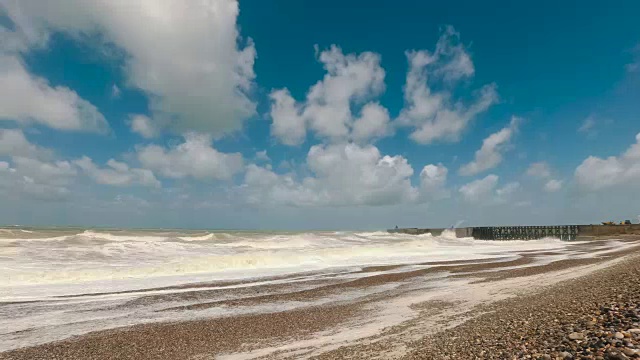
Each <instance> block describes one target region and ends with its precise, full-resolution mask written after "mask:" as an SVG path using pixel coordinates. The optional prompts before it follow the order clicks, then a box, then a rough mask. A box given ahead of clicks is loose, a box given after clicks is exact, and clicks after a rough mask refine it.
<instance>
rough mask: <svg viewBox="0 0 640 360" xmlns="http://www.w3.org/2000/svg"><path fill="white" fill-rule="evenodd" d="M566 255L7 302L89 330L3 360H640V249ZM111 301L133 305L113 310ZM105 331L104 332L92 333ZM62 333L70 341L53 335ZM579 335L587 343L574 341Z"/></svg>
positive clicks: (31, 343)
mask: <svg viewBox="0 0 640 360" xmlns="http://www.w3.org/2000/svg"><path fill="white" fill-rule="evenodd" d="M561 245H562V247H558V248H556V249H551V250H549V249H540V250H536V249H522V250H519V251H518V250H514V251H510V252H509V254H508V256H506V257H505V256H500V257H487V258H485V259H476V260H457V261H456V260H453V261H431V262H424V263H412V264H396V265H386V266H385V265H379V266H371V267H361V268H359V269H357V270H353V271H348V272H343V273H340V276H336V274H330V273H327V272H317V273H316V272H309V273H298V274H295V275H291V276H284V275H283V276H273V277H265V278H261V279H260V281H257V280H255V279H254V280H251V281H249V280H246V281H216V282H198V283H193V284H182V285H176V286H167V287H159V288H148V289H141V290H139V291H134V290H130V291H114V292H112V293H104V292H102V293H96V292H93V293H85V294H75V295H66V296H59V297H58V298H57V299H56V300H55V301H52V300H46V301H34V302H4V303H2V304H0V314H2V316H3V318H5V321H7V322H8V323H10V322H11V314H19V313H22V312H26V311H32V312H45V314H44V315H41V316H45V317H46V315H47V314H46V312H48V314H49V315H51V314H52V313H54V312H59V313H58V314H57V316H67V315H65V314H68V316H74V317H75V318H76V319H77V320H76V322H79V323H86V324H87V325H86V326H85V327H82V326H80V327H78V326H71V325H70V324H69V325H64V326H62V325H61V327H59V328H58V329H57V330H56V331H53V329H52V328H51V327H44V328H40V329H38V328H24V329H20V330H18V329H17V328H16V329H14V331H6V330H4V331H3V332H2V334H1V335H0V339H2V340H1V341H0V344H2V346H3V348H4V350H5V351H4V352H2V353H0V358H1V359H299V358H314V359H472V358H479V359H485V358H486V359H512V358H515V359H520V358H536V359H537V358H541V359H543V358H544V359H547V358H551V359H555V358H593V359H596V358H598V357H597V356H601V357H600V358H612V357H604V356H609V355H610V353H611V351H613V350H611V351H609V352H607V351H608V350H607V349H608V347H612V348H616V349H619V350H620V351H622V350H625V351H626V352H627V354H626V355H625V354H622V355H620V356H626V357H627V358H634V357H639V356H640V355H637V354H636V353H635V347H634V346H636V345H638V346H640V344H638V338H637V336H638V334H637V333H629V332H626V331H627V330H629V329H633V328H637V327H638V326H637V325H638V320H637V307H638V305H640V303H639V302H638V301H639V299H640V281H639V279H640V276H639V275H640V260H639V259H640V238H638V237H637V236H636V237H631V236H627V237H624V236H623V237H619V238H617V239H593V240H590V241H581V242H575V243H564V244H561ZM501 255H505V254H504V253H502V254H501ZM112 298H116V299H119V300H120V301H118V302H117V303H109V304H110V305H108V306H107V305H105V304H107V303H104V302H101V301H102V300H104V299H112ZM97 300H100V301H97ZM62 303H66V304H67V305H66V306H67V307H65V308H64V309H63V308H60V307H59V306H60V305H58V304H62ZM69 304H75V305H73V306H75V307H76V309H75V310H73V311H72V310H70V309H69V308H68V306H69ZM86 304H92V305H91V307H86V306H87V305H86ZM621 306H622V307H624V309H627V310H625V311H626V312H623V313H625V314H626V313H628V314H631V315H629V318H628V319H629V320H628V321H618V322H617V323H615V324H614V325H615V326H610V325H611V324H612V323H607V325H606V326H605V325H602V330H599V331H600V332H601V333H600V335H599V336H602V337H603V338H604V339H605V342H604V343H597V341H596V340H593V341H594V343H593V344H592V345H593V346H590V345H589V346H587V347H584V346H586V345H584V344H589V343H588V341H590V340H587V339H590V338H589V336H591V335H589V331H592V332H593V331H596V330H597V329H596V328H598V326H600V325H598V321H600V320H602V321H605V320H606V319H604V318H602V319H601V318H599V317H602V316H603V314H604V312H603V311H604V310H603V309H604V307H607V308H608V309H611V308H615V309H618V308H620V307H621ZM83 307H85V308H84V309H83ZM107 311H109V312H110V314H111V313H113V314H122V315H123V316H125V318H126V317H127V316H131V325H129V326H118V325H120V324H122V321H118V322H113V321H112V320H111V319H109V318H107V317H104V318H103V319H101V317H103V316H104V314H105V313H106V312H107ZM143 311H147V312H148V311H151V313H153V314H154V316H155V317H153V318H152V317H151V315H146V313H145V314H144V315H143V316H141V315H140V314H141V312H143ZM634 311H635V312H634ZM79 314H80V315H79ZM127 314H129V315H127ZM131 314H133V315H131ZM136 314H137V315H136ZM633 314H635V315H633ZM134 315H136V316H138V317H139V319H136V320H134V319H133V316H134ZM625 316H626V315H625ZM625 316H622V317H623V318H624V319H626V318H625ZM634 316H635V317H634ZM144 317H147V318H144ZM120 320H122V319H120ZM585 321H587V322H589V324H590V325H589V324H587V323H586V322H585ZM110 322H111V324H110ZM70 323H73V322H70ZM75 325H77V324H75ZM96 326H102V327H104V329H103V330H96V331H85V332H83V331H81V329H88V330H89V329H95V328H96ZM614 327H615V328H614ZM65 329H66V330H65ZM598 329H599V328H598ZM619 331H625V333H623V340H626V341H627V342H628V344H626V343H625V342H624V341H623V342H620V343H619V344H617V343H613V345H612V344H609V343H607V342H606V339H607V338H606V336H607V334H606V333H605V332H608V333H609V334H610V335H611V337H612V338H614V337H613V336H614V335H615V333H616V332H619ZM52 332H55V334H56V335H55V336H57V338H51V337H50V338H47V337H46V336H43V334H49V335H51V333H52ZM74 332H75V333H74ZM572 333H579V334H580V335H573V336H572V337H579V338H580V339H579V340H571V339H569V338H568V336H569V335H570V334H572ZM594 334H595V333H594ZM593 336H596V335H593ZM614 339H615V338H614ZM596 345H597V346H600V348H597V346H596ZM605 345H607V346H608V347H607V346H605ZM618 345H619V346H618ZM627 345H628V346H627ZM569 355H570V356H572V357H568V356H569ZM620 358H622V359H624V357H620Z"/></svg>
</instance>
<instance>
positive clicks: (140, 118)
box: [129, 114, 159, 139]
mask: <svg viewBox="0 0 640 360" xmlns="http://www.w3.org/2000/svg"><path fill="white" fill-rule="evenodd" d="M129 126H130V127H131V131H133V132H134V133H137V134H139V135H140V136H142V137H143V138H145V139H150V138H153V137H156V136H158V134H159V131H158V128H157V127H156V124H154V122H153V121H152V120H151V119H150V118H149V117H148V116H146V115H141V114H135V115H131V116H130V117H129Z"/></svg>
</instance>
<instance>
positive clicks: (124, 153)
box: [0, 0, 640, 230]
mask: <svg viewBox="0 0 640 360" xmlns="http://www.w3.org/2000/svg"><path fill="white" fill-rule="evenodd" d="M639 11H640V3H638V2H635V1H613V2H607V3H603V2H596V1H581V2H577V1H565V2H561V4H558V2H556V1H554V2H552V1H546V0H544V1H539V2H535V3H530V4H523V3H519V4H514V3H513V2H507V1H487V2H478V1H450V2H440V3H436V2H424V1H409V0H398V1H393V2H389V1H367V2H364V1H359V0H354V1H349V2H345V1H334V0H325V1H304V2H303V1H294V0H282V1H278V2H270V1H244V2H242V3H238V2H237V1H233V0H190V1H184V0H163V1H157V0H135V1H133V0H127V1H125V0H49V1H40V0H0V199H1V200H2V201H1V202H0V224H4V225H12V224H22V225H38V226H54V225H55V226H101V227H135V228H158V227H160V228H199V229H203V228H205V229H265V230H305V229H307V230H316V229H344V230H352V229H353V230H356V229H371V230H376V229H385V228H389V227H393V226H396V225H398V226H400V227H402V226H408V227H450V226H474V225H511V224H521V225H538V224H583V223H599V222H601V221H608V220H616V221H620V220H626V219H630V220H634V221H638V220H639V219H640V205H638V204H640V26H639V25H638V22H637V16H636V15H635V14H637V13H638V12H639Z"/></svg>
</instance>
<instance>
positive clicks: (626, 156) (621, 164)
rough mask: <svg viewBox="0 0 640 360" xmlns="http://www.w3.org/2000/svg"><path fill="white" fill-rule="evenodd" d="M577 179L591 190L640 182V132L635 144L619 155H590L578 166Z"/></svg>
mask: <svg viewBox="0 0 640 360" xmlns="http://www.w3.org/2000/svg"><path fill="white" fill-rule="evenodd" d="M575 179H576V182H577V183H578V185H580V186H581V187H582V188H583V189H585V190H590V191H596V190H602V189H606V188H610V187H613V186H618V185H628V186H633V185H635V186H637V184H640V133H639V134H637V135H636V142H635V144H632V145H631V146H630V147H629V148H628V149H627V150H626V151H625V152H624V153H622V154H621V155H619V156H617V157H616V156H610V157H608V158H606V159H603V158H599V157H596V156H589V157H588V158H587V159H585V160H584V161H583V162H582V163H581V164H580V165H579V166H578V167H577V168H576V171H575Z"/></svg>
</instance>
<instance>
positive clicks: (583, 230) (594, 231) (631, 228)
mask: <svg viewBox="0 0 640 360" xmlns="http://www.w3.org/2000/svg"><path fill="white" fill-rule="evenodd" d="M550 227H551V226H550ZM553 227H557V226H553ZM561 227H570V228H573V230H572V235H571V239H572V240H573V239H576V238H577V239H580V238H582V239H584V238H590V237H598V236H615V235H640V224H631V225H577V226H576V225H563V226H561ZM576 227H577V234H576V231H575V228H576ZM491 228H492V227H481V228H480V227H475V228H474V227H464V228H456V229H442V228H399V229H389V230H388V231H389V232H390V233H403V234H410V235H421V234H427V233H428V234H431V235H433V236H439V235H441V234H442V232H444V231H445V230H453V231H454V232H455V234H456V237H459V238H463V237H472V236H473V234H474V229H475V230H476V232H477V230H478V229H491ZM496 228H498V227H496ZM500 228H504V227H500ZM512 228H514V229H515V228H533V229H535V228H544V227H541V226H537V227H535V226H524V227H512ZM547 228H548V227H547ZM542 234H544V235H546V234H550V233H546V234H545V233H542ZM551 234H552V233H551ZM576 235H577V236H576ZM529 238H530V237H529Z"/></svg>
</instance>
